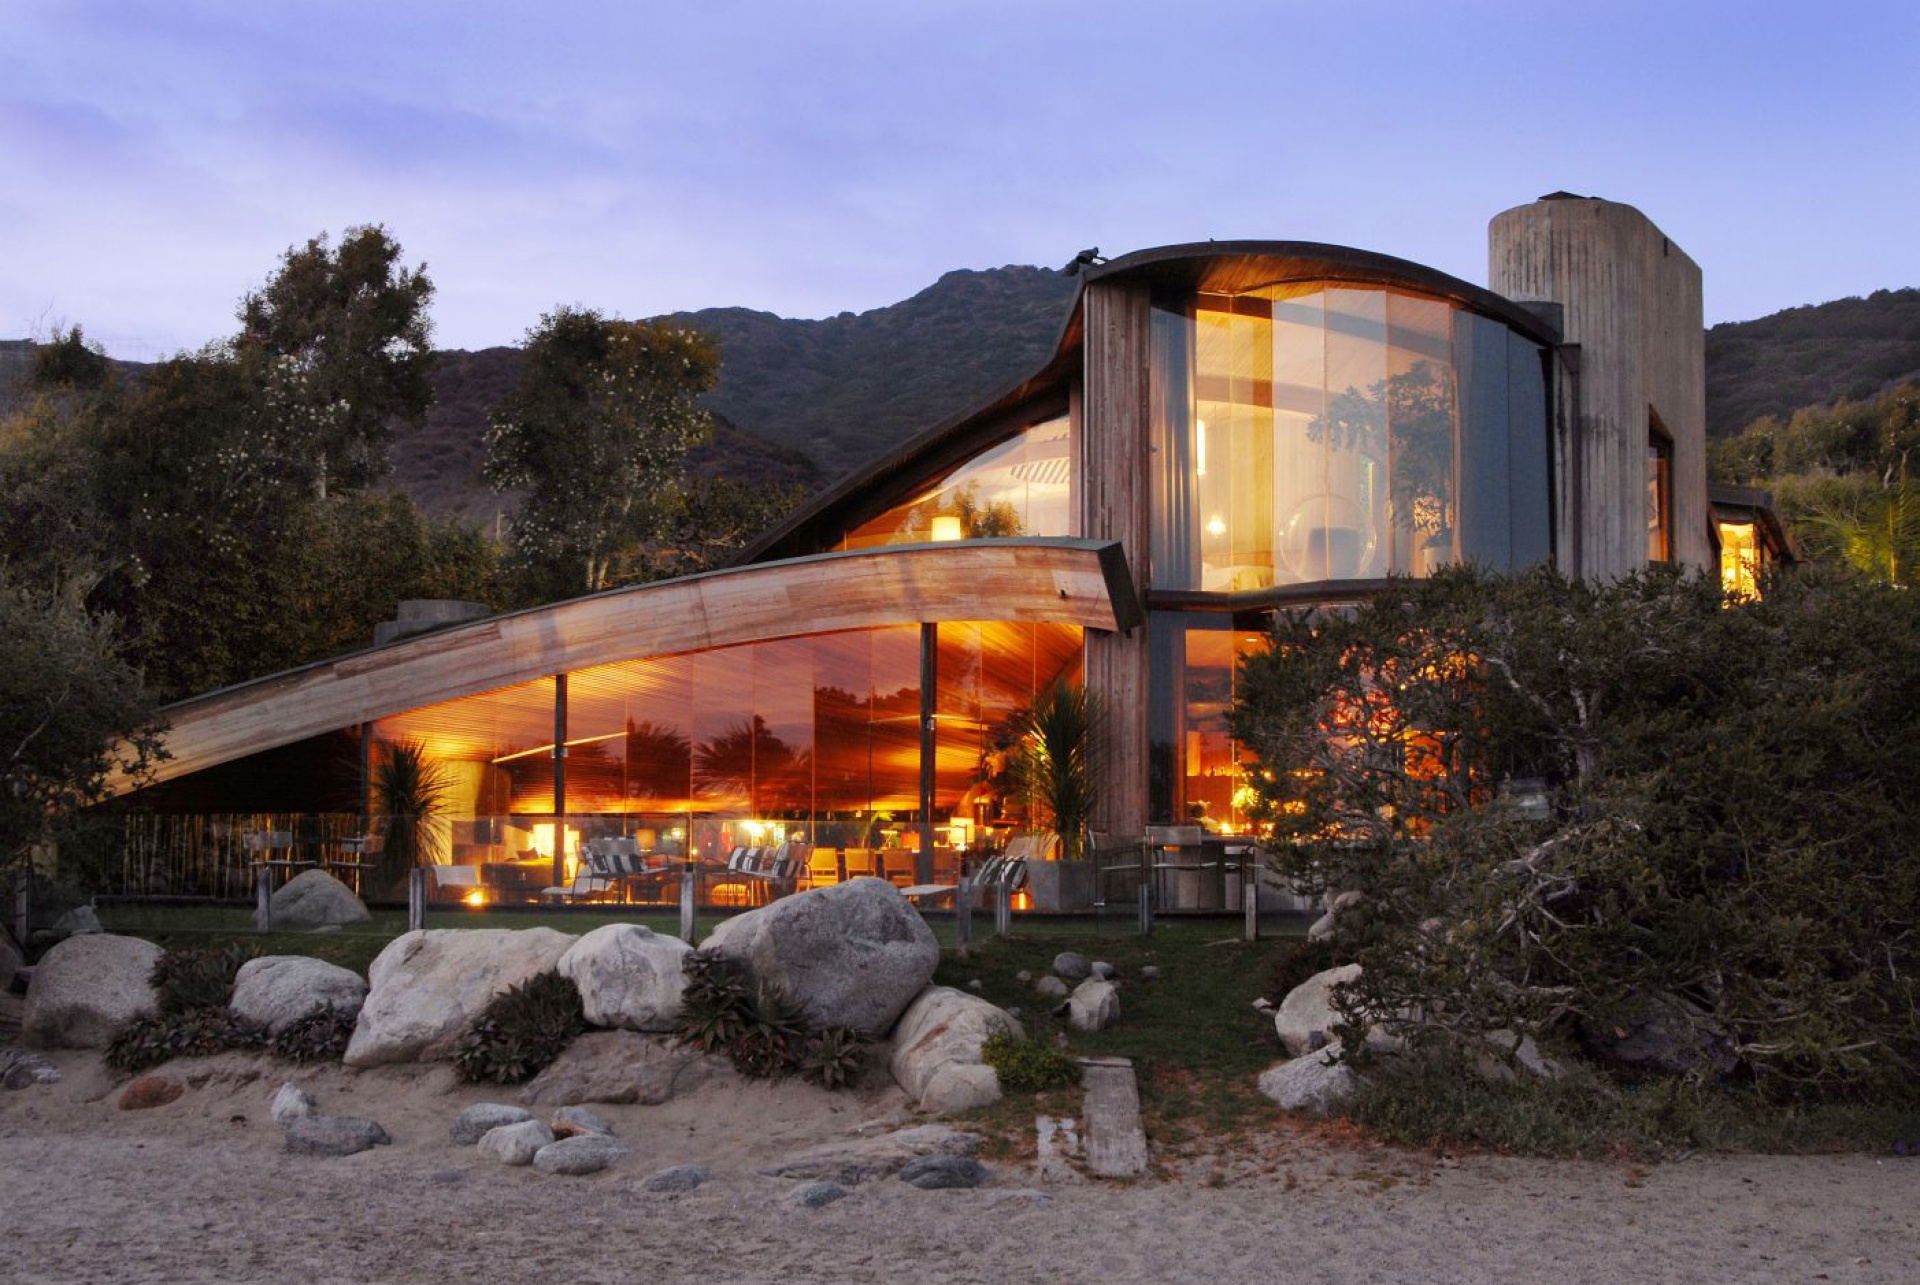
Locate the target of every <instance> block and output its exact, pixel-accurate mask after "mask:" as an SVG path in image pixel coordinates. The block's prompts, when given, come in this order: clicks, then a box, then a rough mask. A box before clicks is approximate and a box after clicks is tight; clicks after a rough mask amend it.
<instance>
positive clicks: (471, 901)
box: [464, 888, 487, 906]
mask: <svg viewBox="0 0 1920 1285" xmlns="http://www.w3.org/2000/svg"><path fill="white" fill-rule="evenodd" d="M464 900H465V901H466V903H467V904H468V905H469V906H484V905H486V904H487V894H486V893H484V892H482V891H480V889H478V888H475V889H474V890H473V891H472V892H470V893H468V894H467V895H466V897H465V898H464Z"/></svg>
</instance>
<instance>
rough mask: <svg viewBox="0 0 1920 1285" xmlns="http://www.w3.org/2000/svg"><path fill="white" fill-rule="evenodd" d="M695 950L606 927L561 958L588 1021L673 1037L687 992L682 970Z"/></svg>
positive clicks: (637, 929)
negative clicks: (667, 1032) (665, 1033)
mask: <svg viewBox="0 0 1920 1285" xmlns="http://www.w3.org/2000/svg"><path fill="white" fill-rule="evenodd" d="M692 950H693V947H691V946H689V945H687V943H685V942H684V941H681V940H680V939H679V938H678V937H669V936H667V935H665V934H664V933H656V932H655V931H653V929H651V928H647V927H644V926H642V925H640V924H608V925H606V926H605V927H603V928H596V929H594V930H593V931H592V932H590V933H588V934H587V935H586V936H584V937H582V938H581V939H580V940H579V941H577V942H575V943H574V944H573V946H572V948H571V949H569V950H568V951H567V953H566V954H564V955H562V956H561V957H560V973H561V975H562V976H564V977H568V978H571V979H572V980H573V984H574V986H575V987H577V988H578V989H579V991H580V1003H581V1005H582V1006H583V1007H584V1008H585V1009H586V1012H587V1021H589V1022H591V1023H592V1024H593V1025H595V1026H611V1027H619V1028H622V1029H624V1030H629V1031H671V1030H672V1029H673V1028H674V1024H675V1023H676V1022H678V1021H679V1020H680V994H681V992H682V991H684V990H685V989H686V987H687V974H686V971H685V970H684V969H683V968H682V967H681V961H682V960H684V959H685V958H686V957H687V955H688V954H689V953H691V952H692Z"/></svg>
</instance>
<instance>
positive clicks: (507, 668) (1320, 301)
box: [145, 193, 1784, 898]
mask: <svg viewBox="0 0 1920 1285" xmlns="http://www.w3.org/2000/svg"><path fill="white" fill-rule="evenodd" d="M1491 282H1492V289H1483V288H1481V287H1479V286H1475V285H1472V284H1469V283H1467V282H1465V281H1461V280H1457V279H1455V278H1453V277H1450V276H1447V275H1445V274H1443V273H1440V272H1436V271H1434V270H1432V269H1430V268H1425V267H1422V266H1420V265H1418V264H1414V263H1409V262H1406V261H1404V260H1400V259H1394V258H1389V257H1387V256H1384V255H1380V254H1374V253H1370V252H1366V251H1360V250H1354V249H1348V248H1344V247H1340V246H1332V245H1319V244H1305V243H1298V242H1267V241H1231V242H1207V243H1205V244H1195V245H1181V246H1170V247H1164V248H1160V249H1154V250H1146V251H1141V252H1139V253H1135V254H1129V255H1126V256H1124V257H1121V258H1117V259H1113V260H1111V261H1107V262H1094V263H1089V264H1086V265H1085V266H1084V270H1083V271H1082V273H1081V283H1082V284H1081V289H1080V293H1079V295H1078V297H1077V298H1076V299H1075V301H1074V304H1073V307H1072V310H1071V313H1070V315H1069V316H1068V318H1067V321H1066V325H1065V327H1064V329H1063V331H1062V333H1061V336H1060V339H1059V342H1058V344H1057V345H1056V347H1055V349H1054V352H1053V355H1052V357H1051V358H1050V359H1049V360H1048V361H1047V363H1046V364H1045V365H1044V366H1043V367H1042V368H1041V369H1040V370H1038V371H1036V372H1035V373H1034V374H1033V375H1031V376H1030V377H1029V378H1027V379H1025V380H1023V381H1021V382H1020V383H1019V384H1017V385H1015V386H1014V387H1012V388H1010V389H1008V390H1007V391H1006V392H1005V393H1003V394H1002V395H1001V396H999V397H997V398H995V399H994V400H993V401H991V402H990V403H989V404H987V405H986V406H983V407H981V408H980V409H978V410H976V411H974V412H972V413H969V414H967V415H964V416H961V417H958V418H956V419H953V420H951V421H949V422H947V423H944V424H941V425H938V426H936V427H934V428H932V429H930V430H928V431H927V432H925V433H924V434H922V435H920V436H918V437H916V438H914V439H913V440H911V441H909V442H907V443H906V444H905V445H903V446H902V447H901V448H900V449H898V450H897V451H895V452H894V453H893V454H891V455H889V456H888V457H886V458H885V459H882V460H879V461H876V462H875V463H874V464H872V465H871V466H870V467H868V468H866V469H865V470H863V471H861V472H860V473H858V474H856V475H854V476H852V477H849V478H847V479H846V480H844V481H843V482H841V483H840V484H839V485H837V486H835V487H834V488H833V489H831V490H830V491H828V492H826V493H825V494H823V495H821V496H820V497H818V498H817V499H816V500H814V501H813V502H812V503H811V504H809V505H808V506H806V507H805V508H804V509H803V510H802V511H801V512H799V513H798V514H796V515H794V516H793V517H792V518H791V519H790V520H789V521H787V522H786V523H785V524H783V525H782V526H781V527H779V528H778V529H777V530H774V531H772V532H770V533H768V534H767V535H766V536H765V537H764V538H762V539H761V540H760V541H759V543H758V544H757V545H756V546H755V547H754V548H753V549H752V550H750V551H749V552H748V554H747V555H746V556H745V557H743V558H742V559H741V560H740V561H739V563H738V564H737V565H735V566H733V567H731V568H729V569H726V570H723V571H718V572H713V573H708V574H705V575H699V576H693V577H688V578H685V579H680V580H674V581H668V582H663V583H656V584H649V585H642V586H638V587H634V588H629V589H621V590H615V591H611V592H607V593H603V594H597V595H593V596H590V597H587V598H581V599H576V600H574V601H570V602H563V603H558V604H554V605H551V606H546V607H541V608H538V609H536V610H532V611H526V612H521V613H518V614H514V615H508V616H499V617H490V618H487V619H482V620H477V621H472V622H469V623H456V624H453V625H451V626H450V627H447V628H444V629H441V630H439V631H437V632H432V633H428V634H424V635H420V636H415V637H408V638H401V639H398V640H396V641H393V642H390V643H388V644H387V645H384V646H380V647H376V648H374V649H372V650H370V651H366V652H362V653H358V654H355V655H351V656H347V657H342V658H339V659H335V660H330V661H326V662H322V663H320V664H315V665H310V666H307V667H305V668H302V669H298V670H294V671H291V672H288V673H283V674H277V675H274V676H271V677H267V678H263V679H260V680H258V681H255V682H250V683H247V684H244V685H241V686H238V687H234V688H230V689H227V690H224V691H219V692H213V693H210V694H208V695H205V696H201V697H197V698H195V699H192V700H188V701H184V702H181V703H180V704H177V705H175V706H173V707H172V708H171V709H170V710H169V711H168V714H169V716H170V717H171V719H172V724H173V730H172V732H171V734H170V737H169V746H170V749H171V750H172V753H173V758H172V759H171V760H170V761H169V762H167V763H164V764H162V765H161V770H160V775H161V783H160V784H159V785H157V786H156V787H154V788H152V789H149V790H148V791H146V792H145V794H146V798H147V800H148V801H149V802H150V803H151V804H152V806H153V808H154V809H155V812H156V814H157V815H161V816H166V815H173V816H188V815H192V816H202V815H205V814H208V813H213V812H219V813H229V814H232V813H257V814H275V815H278V814H306V815H332V816H337V817H344V818H346V819H345V820H344V821H342V822H341V823H340V824H341V825H344V826H348V827H358V826H359V825H360V822H358V821H357V820H356V819H354V818H355V817H356V816H357V815H358V814H364V812H365V811H366V802H365V794H364V790H365V774H366V770H367V764H368V763H370V762H372V761H373V760H374V759H375V758H376V757H377V756H378V755H379V754H381V753H382V752H383V749H382V747H383V746H386V745H390V744H394V743H398V742H403V741H409V742H415V743H418V744H419V745H420V746H422V747H423V748H424V749H425V751H426V752H427V754H428V755H429V756H430V757H431V758H432V759H433V760H434V761H435V762H436V763H438V764H439V765H440V766H441V768H442V769H443V771H444V772H445V773H446V774H447V776H448V778H449V780H450V782H451V797H450V799H449V804H450V807H451V811H452V813H453V815H454V817H455V818H456V819H454V820H453V821H452V822H451V824H450V830H449V832H448V835H447V839H448V842H449V843H450V845H451V851H450V853H449V855H450V856H451V857H452V858H453V860H454V861H455V862H457V863H460V864H473V865H477V866H479V867H481V869H482V872H483V873H488V872H491V874H492V875H493V876H494V877H492V878H490V879H489V880H488V881H487V886H488V887H490V888H492V889H493V890H494V895H500V896H510V895H513V894H514V893H515V892H517V891H520V892H523V891H526V890H530V889H532V888H535V887H537V886H539V885H541V884H544V883H545V882H547V880H548V878H549V875H548V873H547V872H548V871H549V870H550V869H551V870H555V871H561V868H562V867H563V866H564V865H565V864H566V863H568V862H569V861H570V860H573V859H576V858H577V857H578V855H579V854H580V853H581V852H582V851H583V850H584V848H583V845H584V846H585V847H588V848H590V847H591V845H592V842H593V841H594V840H595V839H596V838H599V837H611V836H618V837H619V838H620V839H621V840H622V843H623V845H625V850H629V851H630V850H633V849H638V850H639V851H640V852H641V853H643V854H651V856H652V857H653V858H655V859H659V860H664V859H674V860H678V859H680V858H695V859H699V860H703V861H705V862H708V863H710V865H711V866H712V867H713V868H716V869H718V868H721V867H722V866H724V863H725V862H726V860H727V858H728V857H729V855H730V854H731V853H734V852H735V851H737V850H740V849H746V848H765V849H769V850H774V849H777V848H778V846H779V845H781V844H785V845H787V848H786V850H787V851H788V852H789V853H791V854H794V855H795V856H796V857H798V858H799V860H800V861H801V863H802V864H803V865H804V867H805V869H804V870H803V871H802V872H801V873H802V875H803V877H804V878H810V879H811V880H812V881H814V882H824V881H831V880H836V879H843V878H848V877H851V876H853V875H857V874H866V873H883V874H886V875H889V876H893V877H898V878H900V879H902V880H905V881H913V882H928V881H930V880H933V879H938V878H942V877H951V876H952V875H953V874H954V873H955V871H956V869H957V867H958V862H959V860H960V858H959V856H958V854H959V853H960V852H962V851H963V850H965V849H968V848H969V847H974V848H978V847H979V846H980V845H981V842H982V840H983V838H984V836H986V835H988V834H990V833H993V832H994V831H995V829H996V827H997V826H998V825H1000V824H1001V823H1003V822H1004V821H1005V819H1006V817H1007V814H1008V811H1009V802H1010V801H1009V799H1008V797H1007V790H1006V787H1005V781H1004V779H1003V776H1004V773H1003V769H1004V760H1005V751H1006V749H1007V734H1008V733H1007V729H1008V727H1009V725H1010V723H1011V721H1012V719H1013V718H1014V717H1015V716H1016V715H1018V714H1019V713H1020V712H1021V711H1022V710H1023V709H1025V708H1026V706H1027V705H1028V703H1029V702H1030V701H1031V700H1032V698H1033V697H1034V695H1035V694H1036V693H1037V692H1039V691H1041V690H1043V689H1044V688H1046V687H1047V686H1048V685H1049V684H1051V683H1053V682H1054V681H1055V680H1057V679H1060V678H1063V677H1064V678H1071V679H1078V680H1080V681H1083V682H1084V683H1085V685H1086V687H1087V689H1088V691H1089V692H1090V693H1091V694H1093V695H1094V696H1095V697H1096V698H1098V700H1099V701H1100V703H1101V704H1102V705H1103V706H1104V708H1105V709H1106V711H1107V712H1108V717H1109V720H1110V724H1111V726H1110V730H1109V734H1108V740H1109V751H1110V753H1109V759H1108V763H1107V771H1106V777H1105V785H1106V789H1105V791H1104V793H1103V795H1102V798H1101V800H1100V804H1099V813H1098V816H1097V818H1096V822H1095V826H1094V828H1095V829H1096V830H1100V831H1105V832H1109V833H1113V834H1132V835H1138V834H1140V833H1141V832H1142V830H1143V828H1144V827H1146V826H1147V825H1149V824H1150V823H1154V822H1168V821H1173V820H1175V819H1176V818H1186V817H1188V816H1190V815H1193V814H1194V813H1195V812H1196V811H1201V812H1204V813H1205V814H1206V815H1208V816H1209V817H1211V818H1212V819H1213V820H1214V822H1215V823H1217V824H1219V825H1220V826H1222V827H1224V828H1226V829H1229V830H1232V829H1235V828H1237V827H1238V826H1239V824H1240V822H1241V820H1242V818H1241V815H1240V812H1239V810H1238V802H1239V796H1238V795H1237V789H1238V772H1239V761H1238V756H1237V754H1236V752H1235V750H1234V748H1233V746H1232V744H1231V742H1230V739H1229V736H1228V732H1227V712H1228V710H1229V708H1230V706H1231V704H1232V700H1233V695H1234V691H1233V689H1234V683H1235V681H1236V666H1235V660H1236V657H1237V656H1239V655H1240V654H1242V653H1243V652H1244V651H1245V650H1246V649H1247V648H1250V647H1257V646H1260V645H1262V626H1263V623H1264V622H1265V621H1266V620H1267V619H1268V618H1269V617H1270V614H1271V613H1272V612H1273V611H1275V610H1276V609H1280V608H1288V607H1295V606H1301V605H1310V604H1324V603H1337V602H1341V601H1351V600H1354V599H1357V598H1360V597H1363V596H1365V595H1367V594H1370V593H1373V592H1376V591H1377V590H1378V589H1379V588H1380V587H1381V586H1382V585H1383V584H1384V583H1385V580H1386V578H1387V577H1388V576H1389V575H1394V574H1401V575H1412V576H1421V575H1426V574H1428V573H1430V572H1431V571H1433V569H1434V568H1436V567H1439V566H1441V565H1443V564H1446V563H1449V562H1454V561H1458V560H1463V559H1470V560H1473V561H1476V562H1479V563H1482V564H1486V565H1491V566H1495V567H1521V566H1526V565H1530V564H1533V563H1537V562H1543V561H1548V560H1552V561H1555V562H1557V563H1558V564H1559V565H1560V566H1561V567H1562V568H1563V569H1565V570H1566V571H1568V572H1570V573H1573V574H1577V575H1584V576H1595V577H1606V576H1614V575H1620V574H1624V573H1627V572H1630V571H1632V570H1633V569H1635V568H1637V567H1641V566H1644V565H1645V564H1647V563H1648V562H1649V561H1673V562H1678V563H1682V564H1685V565H1688V566H1694V567H1700V568H1705V567H1708V566H1710V565H1714V564H1715V560H1716V558H1717V557H1719V556H1721V554H1723V553H1725V551H1726V550H1727V549H1729V548H1732V547H1734V545H1735V543H1737V542H1736V541H1734V540H1733V537H1731V536H1729V534H1728V532H1729V531H1730V530H1732V528H1733V527H1739V526H1740V520H1741V518H1742V515H1745V525H1744V526H1743V527H1740V530H1741V531H1742V532H1744V533H1745V536H1746V537H1748V538H1749V539H1751V540H1758V541H1761V542H1763V543H1764V542H1769V541H1770V542H1771V543H1768V544H1767V545H1766V547H1767V549H1769V550H1771V551H1772V556H1779V555H1780V553H1781V552H1782V551H1783V550H1784V544H1783V538H1782V537H1781V535H1780V533H1779V528H1778V525H1777V523H1770V521H1769V520H1768V519H1767V518H1766V517H1765V516H1764V515H1765V513H1766V504H1765V498H1764V497H1763V496H1757V495H1746V496H1732V495H1729V496H1723V497H1720V498H1719V499H1717V500H1715V501H1713V502H1712V503H1710V501H1709V495H1708V488H1707V480H1706V431H1705V399H1704V379H1705V376H1704V362H1703V339H1704V335H1703V329H1702V316H1701V294H1700V271H1699V268H1698V267H1697V266H1695V264H1694V263H1693V261H1692V260H1691V259H1689V258H1688V257H1687V256H1686V255H1685V254H1684V253H1683V252H1682V251H1681V250H1680V249H1679V248H1678V247H1677V246H1675V245H1674V244H1673V243H1672V242H1671V241H1670V240H1669V239H1668V238H1667V237H1666V236H1664V235H1663V234H1662V233H1661V231H1660V229H1659V228H1657V227H1656V226H1654V224H1653V223H1652V222H1650V221H1649V220H1648V219H1647V218H1646V217H1645V216H1643V215H1642V214H1641V213H1639V212H1638V211H1637V210H1634V209H1633V208H1631V207H1629V206H1625V205H1619V204H1615V203H1612V202H1609V201H1603V200H1597V199H1589V198H1582V197H1575V196H1571V195H1569V194H1567V193H1556V194H1554V195H1552V196H1549V197H1546V198H1543V199H1541V200H1539V201H1536V202H1534V203H1532V204H1530V205H1525V206H1521V207H1519V208H1516V209H1512V210H1508V211H1506V212H1505V213H1503V214H1501V215H1499V216H1498V217H1497V218H1495V219H1494V220H1493V223H1492V227H1491ZM1740 547H1741V548H1744V547H1746V546H1740ZM1733 556H1735V557H1736V558H1738V557H1745V556H1748V555H1747V554H1743V553H1739V552H1738V551H1737V550H1736V552H1735V554H1734V555H1733ZM1764 556H1767V555H1766V554H1765V553H1763V552H1755V553H1753V554H1752V555H1751V557H1752V558H1753V559H1754V560H1756V561H1757V560H1758V559H1760V558H1762V557H1764ZM562 872H563V871H562ZM713 886H714V895H716V896H721V895H723V893H722V890H723V889H727V888H731V889H733V891H731V892H726V893H724V895H727V896H736V895H737V896H739V897H743V898H744V897H748V896H751V895H752V894H753V889H751V888H750V887H747V886H745V885H744V882H743V881H736V882H734V883H729V882H728V881H727V880H725V879H718V880H716V881H715V883H714V885H713Z"/></svg>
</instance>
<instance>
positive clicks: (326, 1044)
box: [267, 1008, 354, 1062]
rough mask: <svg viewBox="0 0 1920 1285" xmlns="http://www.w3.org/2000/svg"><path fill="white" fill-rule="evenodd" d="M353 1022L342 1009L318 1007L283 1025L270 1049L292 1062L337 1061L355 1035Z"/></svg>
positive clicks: (268, 1046)
mask: <svg viewBox="0 0 1920 1285" xmlns="http://www.w3.org/2000/svg"><path fill="white" fill-rule="evenodd" d="M353 1025H354V1019H353V1018H352V1017H350V1016H349V1015H347V1014H346V1013H342V1012H341V1011H340V1010H339V1009H336V1008H322V1009H316V1010H315V1011H313V1012H311V1013H309V1014H307V1015H306V1016H305V1017H302V1018H298V1019H296V1020H295V1021H293V1022H291V1023H289V1024H288V1025H287V1026H285V1027H284V1028H282V1030H281V1031H280V1033H279V1034H278V1035H275V1036H274V1037H273V1038H272V1039H270V1040H269V1041H268V1042H267V1049H268V1051H269V1052H271V1053H272V1054H273V1055H274V1056H275V1057H283V1058H286V1059H287V1060H288V1061H289V1062H338V1061H339V1060H340V1059H341V1057H342V1056H344V1055H345V1054H346V1051H347V1042H348V1041H349V1040H351V1039H352V1038H353Z"/></svg>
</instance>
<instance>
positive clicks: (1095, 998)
mask: <svg viewBox="0 0 1920 1285" xmlns="http://www.w3.org/2000/svg"><path fill="white" fill-rule="evenodd" d="M1119 1020H1120V992H1119V990H1118V989H1117V988H1116V987H1115V986H1114V984H1113V983H1112V982H1110V981H1107V980H1106V979H1104V978H1100V977H1089V978H1087V980H1085V981H1084V982H1081V983H1080V984H1079V985H1078V986H1076V987H1074V988H1073V994H1071V995H1069V996H1067V1021H1068V1023H1070V1024H1071V1025H1072V1027H1073V1029H1074V1030H1076V1031H1104V1030H1106V1029H1107V1028H1108V1027H1109V1026H1112V1025H1113V1024H1114V1023H1115V1022H1117V1021H1119Z"/></svg>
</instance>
